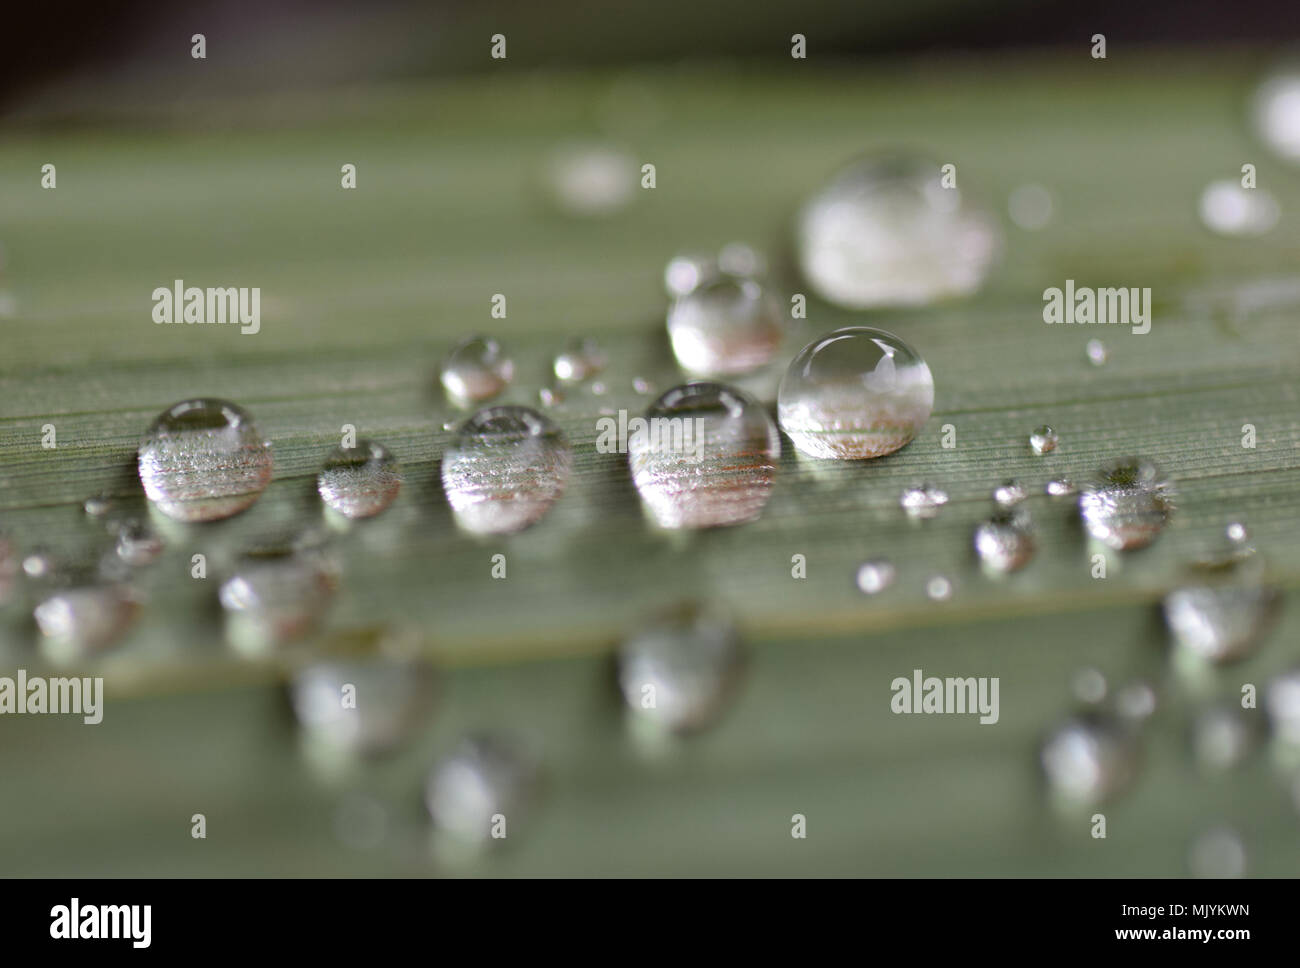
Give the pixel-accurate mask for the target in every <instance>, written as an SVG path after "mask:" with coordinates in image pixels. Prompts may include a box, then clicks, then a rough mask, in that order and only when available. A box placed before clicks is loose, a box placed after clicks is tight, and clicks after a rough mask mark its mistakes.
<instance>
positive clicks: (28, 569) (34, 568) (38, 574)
mask: <svg viewBox="0 0 1300 968" xmlns="http://www.w3.org/2000/svg"><path fill="white" fill-rule="evenodd" d="M57 567H58V565H57V562H56V561H55V559H54V555H53V554H52V553H51V552H49V551H47V550H46V549H44V548H33V549H32V550H31V551H29V552H27V554H25V555H23V564H22V568H23V574H24V575H26V576H27V577H28V578H32V579H44V578H49V577H51V576H52V575H53V574H54V571H55V569H56V568H57Z"/></svg>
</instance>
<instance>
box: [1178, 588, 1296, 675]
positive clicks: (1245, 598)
mask: <svg viewBox="0 0 1300 968" xmlns="http://www.w3.org/2000/svg"><path fill="white" fill-rule="evenodd" d="M1277 602H1278V596H1277V592H1276V591H1275V590H1274V589H1273V588H1271V587H1268V586H1266V585H1263V584H1260V583H1258V582H1256V581H1254V580H1250V579H1247V580H1243V581H1233V582H1230V583H1225V584H1214V585H1209V584H1207V585H1188V586H1184V587H1182V588H1176V589H1174V590H1173V591H1172V592H1170V593H1169V594H1168V595H1166V596H1165V599H1164V615H1165V623H1166V624H1167V625H1168V626H1169V632H1170V634H1171V635H1172V636H1173V639H1174V641H1175V642H1176V643H1177V644H1178V645H1179V646H1180V647H1182V648H1184V649H1186V650H1188V651H1189V652H1191V653H1192V654H1193V655H1196V656H1199V657H1200V658H1202V659H1205V660H1207V661H1210V662H1216V663H1222V662H1234V661H1237V660H1239V659H1243V658H1245V657H1246V656H1248V655H1250V654H1252V653H1253V652H1254V651H1255V649H1256V647H1257V645H1258V643H1259V641H1260V639H1261V638H1262V636H1263V633H1264V631H1265V630H1266V629H1267V628H1268V626H1269V624H1270V623H1271V621H1272V619H1273V617H1274V614H1275V610H1276V606H1277Z"/></svg>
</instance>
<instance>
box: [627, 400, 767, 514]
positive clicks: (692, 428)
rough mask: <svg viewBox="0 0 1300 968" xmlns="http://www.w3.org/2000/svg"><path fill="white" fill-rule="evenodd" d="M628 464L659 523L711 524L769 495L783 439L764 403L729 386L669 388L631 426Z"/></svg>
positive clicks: (756, 507)
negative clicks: (641, 421)
mask: <svg viewBox="0 0 1300 968" xmlns="http://www.w3.org/2000/svg"><path fill="white" fill-rule="evenodd" d="M627 455H628V467H629V468H630V470H631V473H632V482H633V483H634V484H635V485H636V489H637V491H638V492H639V493H640V495H641V499H642V501H644V502H645V505H646V507H647V508H648V509H649V510H650V512H651V514H653V515H654V518H655V520H656V521H657V522H658V524H659V526H660V527H663V528H711V527H718V526H723V525H731V524H741V523H743V522H745V521H750V520H753V519H754V518H757V517H758V515H759V514H760V513H761V512H762V510H763V506H764V505H765V504H767V500H768V498H769V497H771V493H772V484H773V481H774V480H775V478H776V463H777V460H778V459H779V458H780V456H781V438H780V435H779V434H778V433H777V431H776V427H775V425H774V424H773V423H772V418H771V417H769V416H768V415H767V411H766V410H764V409H763V407H762V406H761V405H760V404H758V403H757V402H756V401H754V400H753V399H752V398H750V397H749V396H748V395H747V394H745V393H742V392H741V391H739V390H736V389H734V388H732V387H728V386H723V385H722V384H719V383H687V384H684V385H682V386H677V387H673V388H672V389H670V390H668V391H667V392H666V393H664V394H663V395H662V396H660V397H659V399H657V400H656V401H655V402H654V403H652V404H651V405H650V406H649V407H648V408H647V409H646V412H645V424H644V426H643V427H641V428H639V429H637V430H633V431H630V432H629V434H628V441H627Z"/></svg>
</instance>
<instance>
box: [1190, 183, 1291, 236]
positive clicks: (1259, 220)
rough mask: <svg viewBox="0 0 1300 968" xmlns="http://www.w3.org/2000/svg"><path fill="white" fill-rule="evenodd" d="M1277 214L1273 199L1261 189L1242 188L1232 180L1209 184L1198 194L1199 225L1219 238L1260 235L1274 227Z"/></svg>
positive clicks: (1276, 206) (1275, 202) (1275, 200)
mask: <svg viewBox="0 0 1300 968" xmlns="http://www.w3.org/2000/svg"><path fill="white" fill-rule="evenodd" d="M1280 212H1281V209H1280V208H1279V207H1278V204H1277V199H1276V198H1274V197H1273V196H1272V195H1271V194H1269V193H1268V192H1266V191H1265V190H1264V189H1262V188H1245V187H1243V186H1242V184H1241V183H1240V182H1239V181H1235V180H1233V179H1224V180H1222V181H1216V182H1211V183H1210V184H1209V185H1207V186H1206V188H1205V191H1204V192H1202V193H1201V202H1200V214H1201V222H1202V223H1203V224H1204V225H1205V227H1206V228H1207V229H1209V230H1210V231H1211V232H1217V233H1218V234H1219V235H1227V236H1238V237H1241V236H1251V235H1264V234H1265V233H1267V232H1269V231H1270V230H1271V229H1272V228H1273V226H1275V225H1277V220H1278V215H1279V214H1280Z"/></svg>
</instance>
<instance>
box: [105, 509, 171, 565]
mask: <svg viewBox="0 0 1300 968" xmlns="http://www.w3.org/2000/svg"><path fill="white" fill-rule="evenodd" d="M163 547H164V545H163V540H162V538H161V537H160V536H159V535H158V532H156V531H154V529H153V528H151V527H150V526H149V525H148V523H147V522H145V521H142V520H140V519H139V518H128V519H127V520H126V521H124V522H123V523H122V525H121V527H120V528H119V529H118V532H117V545H116V549H115V550H116V552H117V556H118V558H120V559H121V560H122V561H123V562H125V563H126V564H128V565H131V566H132V567H139V566H142V565H147V564H149V563H150V562H152V561H154V560H155V559H156V558H157V557H158V556H159V555H161V554H162V553H163Z"/></svg>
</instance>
